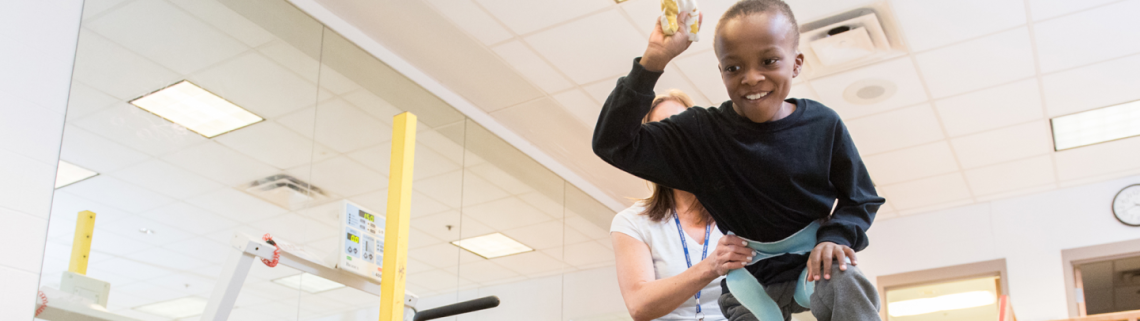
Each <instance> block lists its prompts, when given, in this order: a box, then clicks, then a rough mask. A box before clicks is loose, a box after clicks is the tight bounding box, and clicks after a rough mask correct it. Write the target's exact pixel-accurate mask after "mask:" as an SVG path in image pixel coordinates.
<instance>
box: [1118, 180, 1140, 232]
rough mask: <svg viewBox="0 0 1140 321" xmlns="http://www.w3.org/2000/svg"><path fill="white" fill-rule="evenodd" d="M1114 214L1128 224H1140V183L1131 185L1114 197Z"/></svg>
mask: <svg viewBox="0 0 1140 321" xmlns="http://www.w3.org/2000/svg"><path fill="white" fill-rule="evenodd" d="M1112 214H1114V215H1116V219H1117V220H1120V222H1121V223H1124V225H1128V226H1140V184H1134V185H1129V186H1128V187H1125V188H1123V189H1121V190H1120V192H1119V193H1116V197H1115V198H1113V199H1112Z"/></svg>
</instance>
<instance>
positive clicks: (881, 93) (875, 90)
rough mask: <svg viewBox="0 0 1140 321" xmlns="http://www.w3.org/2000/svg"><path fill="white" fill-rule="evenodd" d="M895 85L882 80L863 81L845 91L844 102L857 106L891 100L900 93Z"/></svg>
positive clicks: (852, 84) (849, 86)
mask: <svg viewBox="0 0 1140 321" xmlns="http://www.w3.org/2000/svg"><path fill="white" fill-rule="evenodd" d="M898 89H899V88H898V86H896V85H895V83H893V82H890V81H886V80H882V79H874V78H872V79H863V80H860V81H856V82H854V83H851V85H848V86H847V89H844V90H843V100H846V101H848V102H850V103H852V104H856V105H870V104H874V103H877V102H881V101H884V100H887V99H888V98H891V97H892V96H894V95H895V92H897V91H898Z"/></svg>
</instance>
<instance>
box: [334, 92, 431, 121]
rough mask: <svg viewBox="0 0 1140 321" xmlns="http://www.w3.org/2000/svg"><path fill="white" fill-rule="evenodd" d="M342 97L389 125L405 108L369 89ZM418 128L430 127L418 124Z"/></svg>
mask: <svg viewBox="0 0 1140 321" xmlns="http://www.w3.org/2000/svg"><path fill="white" fill-rule="evenodd" d="M342 98H344V100H345V101H347V102H348V103H350V104H352V105H353V106H356V108H360V110H363V111H364V112H365V113H368V114H369V115H372V117H375V118H376V120H379V121H380V122H382V123H385V124H388V125H391V124H392V118H393V117H395V116H396V115H398V114H400V113H402V112H404V111H403V110H400V109H399V108H396V106H394V105H392V103H390V102H388V101H387V100H384V99H383V98H380V97H378V96H376V95H375V94H373V93H372V92H369V91H367V90H357V91H353V92H350V93H347V94H345V95H343V96H342ZM416 128H417V131H419V130H421V129H428V128H429V127H427V126H422V127H421V126H416Z"/></svg>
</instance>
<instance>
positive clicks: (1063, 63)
mask: <svg viewBox="0 0 1140 321" xmlns="http://www.w3.org/2000/svg"><path fill="white" fill-rule="evenodd" d="M1136 12H1140V1H1120V2H1117V3H1114V4H1110V5H1106V6H1103V7H1099V8H1096V9H1092V10H1088V11H1083V12H1080V13H1075V14H1072V15H1069V16H1065V17H1061V18H1057V19H1053V20H1049V21H1044V22H1041V23H1038V24H1036V25H1034V29H1033V34H1034V35H1035V36H1036V37H1037V53H1038V56H1039V57H1040V59H1041V71H1042V72H1045V73H1049V72H1053V71H1058V70H1062V69H1066V68H1071V67H1076V66H1080V65H1084V64H1089V63H1093V62H1097V61H1102V60H1105V59H1109V58H1113V57H1120V56H1124V55H1128V54H1132V53H1136V52H1140V33H1137V32H1134V31H1133V30H1132V29H1133V26H1132V24H1131V23H1130V22H1131V21H1132V17H1133V16H1134V15H1135V13H1136Z"/></svg>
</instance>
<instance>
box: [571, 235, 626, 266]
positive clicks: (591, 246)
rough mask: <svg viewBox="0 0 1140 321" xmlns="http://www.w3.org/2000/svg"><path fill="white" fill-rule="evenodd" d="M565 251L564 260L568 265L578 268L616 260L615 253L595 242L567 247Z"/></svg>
mask: <svg viewBox="0 0 1140 321" xmlns="http://www.w3.org/2000/svg"><path fill="white" fill-rule="evenodd" d="M563 251H564V252H563V255H564V256H563V258H562V259H563V260H564V261H566V263H568V264H570V265H573V266H577V267H582V266H587V265H591V264H599V263H605V262H612V261H613V260H614V251H612V250H610V249H608V248H606V247H604V246H602V245H601V244H598V242H594V241H590V242H584V243H578V244H572V245H567V246H566V247H565V248H564V249H563Z"/></svg>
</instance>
